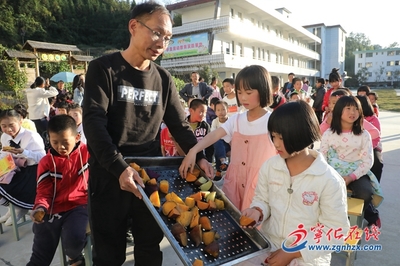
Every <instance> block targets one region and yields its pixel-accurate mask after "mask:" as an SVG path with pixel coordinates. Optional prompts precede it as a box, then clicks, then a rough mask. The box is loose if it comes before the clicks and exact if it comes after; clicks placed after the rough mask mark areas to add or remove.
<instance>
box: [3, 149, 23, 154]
mask: <svg viewBox="0 0 400 266" xmlns="http://www.w3.org/2000/svg"><path fill="white" fill-rule="evenodd" d="M7 151H8V152H9V153H12V154H15V155H17V154H21V153H23V152H24V149H22V148H12V149H9V150H7Z"/></svg>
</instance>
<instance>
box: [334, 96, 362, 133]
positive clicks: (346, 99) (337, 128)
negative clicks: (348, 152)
mask: <svg viewBox="0 0 400 266" xmlns="http://www.w3.org/2000/svg"><path fill="white" fill-rule="evenodd" d="M346 106H355V107H356V108H357V110H358V113H359V117H358V119H357V120H356V121H354V123H353V127H352V129H351V131H352V132H353V134H354V135H360V134H361V133H362V132H363V120H364V115H363V111H362V107H361V103H360V101H359V100H358V99H357V97H355V96H352V95H350V96H343V97H340V98H339V100H338V101H337V102H336V104H335V107H334V108H333V112H332V122H331V130H332V132H333V133H337V134H338V135H340V134H341V133H342V113H343V109H344V108H345V107H346Z"/></svg>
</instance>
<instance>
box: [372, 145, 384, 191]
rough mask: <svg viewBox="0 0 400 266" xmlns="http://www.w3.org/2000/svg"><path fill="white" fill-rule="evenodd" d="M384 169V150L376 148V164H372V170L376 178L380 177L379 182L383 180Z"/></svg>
mask: <svg viewBox="0 0 400 266" xmlns="http://www.w3.org/2000/svg"><path fill="white" fill-rule="evenodd" d="M382 171H383V159H382V152H381V151H379V150H378V149H376V148H375V149H374V164H373V165H372V168H371V172H372V173H374V175H375V176H376V179H378V181H379V183H380V182H381V177H382Z"/></svg>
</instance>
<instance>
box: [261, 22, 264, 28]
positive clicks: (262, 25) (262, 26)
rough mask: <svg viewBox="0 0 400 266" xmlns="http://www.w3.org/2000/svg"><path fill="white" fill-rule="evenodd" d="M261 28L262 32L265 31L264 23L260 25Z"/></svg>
mask: <svg viewBox="0 0 400 266" xmlns="http://www.w3.org/2000/svg"><path fill="white" fill-rule="evenodd" d="M261 28H262V29H263V30H265V24H264V22H263V23H261Z"/></svg>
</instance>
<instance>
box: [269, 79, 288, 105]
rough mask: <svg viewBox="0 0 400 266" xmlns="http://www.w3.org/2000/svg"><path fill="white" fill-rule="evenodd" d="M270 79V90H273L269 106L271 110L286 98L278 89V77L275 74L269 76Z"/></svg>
mask: <svg viewBox="0 0 400 266" xmlns="http://www.w3.org/2000/svg"><path fill="white" fill-rule="evenodd" d="M271 81H272V90H273V102H272V104H271V105H270V106H269V108H271V109H272V110H275V109H276V108H278V107H279V106H281V105H282V104H284V103H285V102H286V98H285V96H284V95H282V92H281V91H280V89H279V77H277V76H271Z"/></svg>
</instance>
